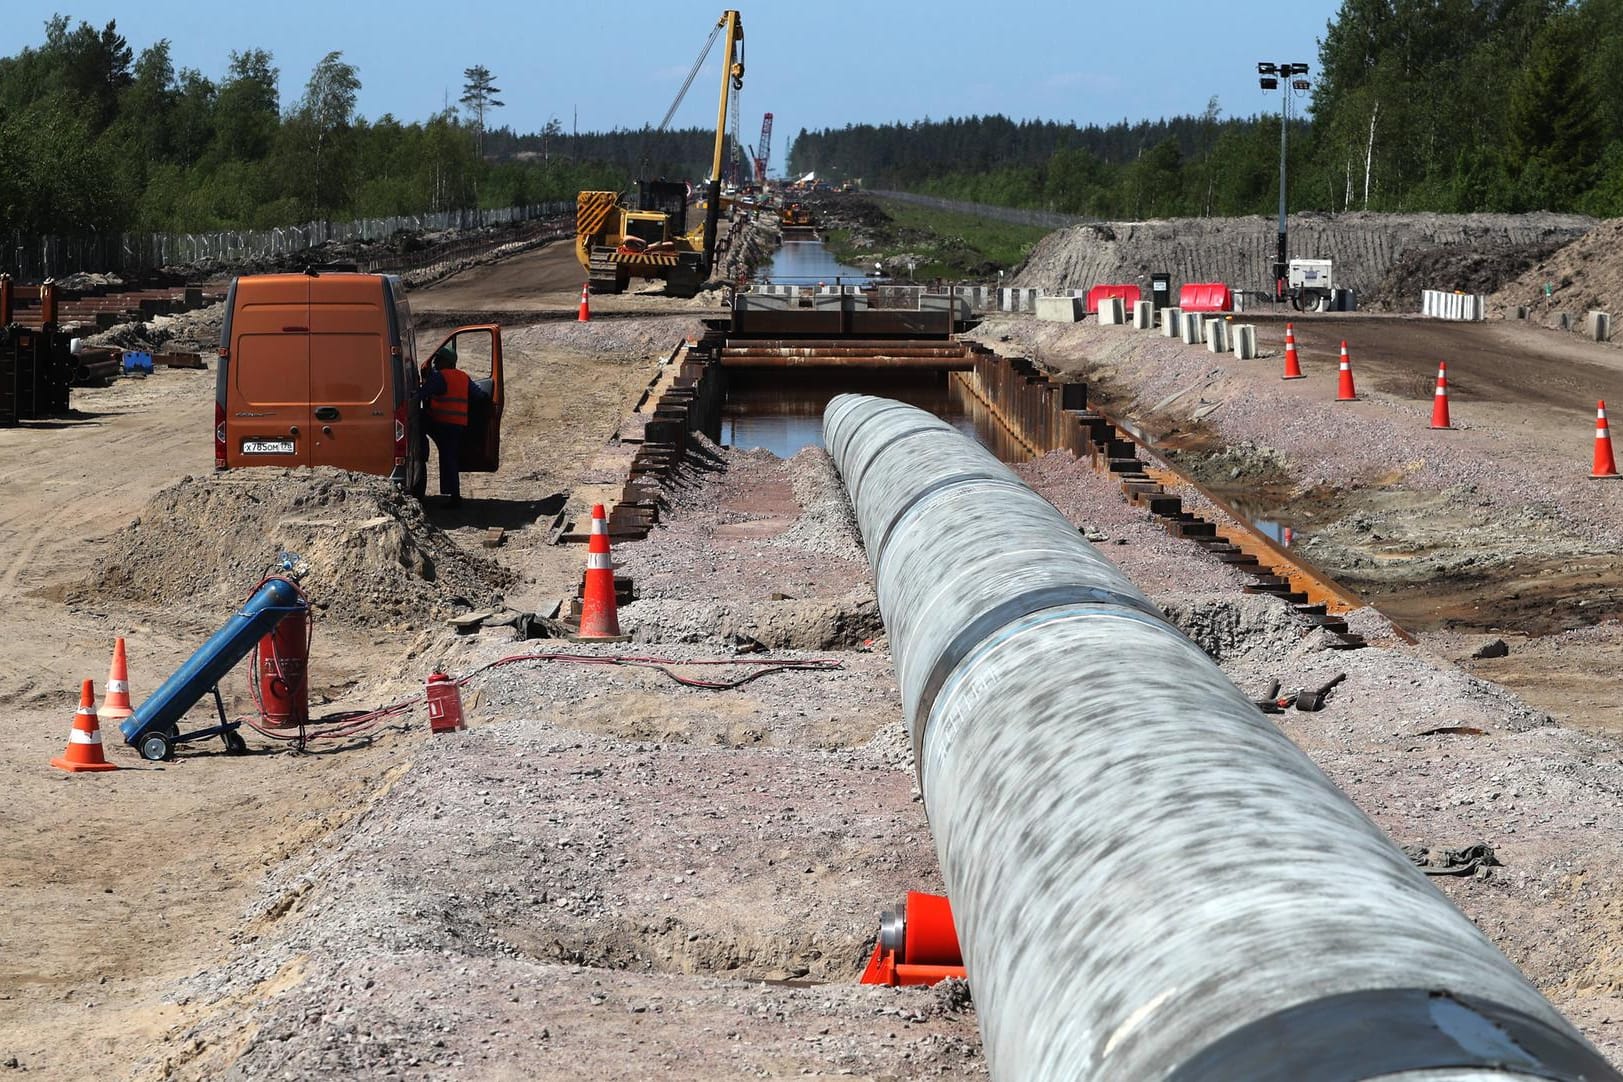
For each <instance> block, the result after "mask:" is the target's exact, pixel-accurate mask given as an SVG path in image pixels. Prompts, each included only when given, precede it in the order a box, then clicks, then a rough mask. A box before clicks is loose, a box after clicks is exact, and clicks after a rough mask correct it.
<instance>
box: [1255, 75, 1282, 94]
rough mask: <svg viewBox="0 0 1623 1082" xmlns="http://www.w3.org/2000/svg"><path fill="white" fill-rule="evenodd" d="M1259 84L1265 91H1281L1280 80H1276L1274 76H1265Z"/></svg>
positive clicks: (1259, 80)
mask: <svg viewBox="0 0 1623 1082" xmlns="http://www.w3.org/2000/svg"><path fill="white" fill-rule="evenodd" d="M1257 82H1258V84H1260V85H1261V86H1262V88H1263V89H1264V90H1277V89H1279V80H1278V79H1275V78H1274V77H1273V76H1272V75H1264V76H1263V77H1262V78H1261V79H1258V80H1257Z"/></svg>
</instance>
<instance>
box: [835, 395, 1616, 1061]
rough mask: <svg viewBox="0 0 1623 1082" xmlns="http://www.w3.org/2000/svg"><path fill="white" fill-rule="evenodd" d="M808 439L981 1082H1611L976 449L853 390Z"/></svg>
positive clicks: (1257, 717) (1150, 612)
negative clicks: (895, 729) (970, 1017)
mask: <svg viewBox="0 0 1623 1082" xmlns="http://www.w3.org/2000/svg"><path fill="white" fill-rule="evenodd" d="M1033 420H1035V418H1033ZM824 437H825V444H826V446H827V447H828V448H829V451H830V454H832V455H833V457H834V461H835V464H836V466H837V467H838V468H839V471H840V474H841V477H842V478H843V479H844V482H845V485H846V488H847V490H848V491H849V492H850V494H851V499H852V503H853V505H854V507H855V509H856V515H857V520H858V525H859V527H860V529H861V532H862V536H863V541H864V544H865V545H866V547H867V550H868V556H869V560H870V562H871V563H872V565H873V567H874V577H875V580H876V585H877V589H878V594H879V604H880V610H881V613H882V615H883V617H884V620H885V626H886V628H887V630H888V631H889V634H890V638H891V646H892V649H893V651H894V653H895V659H896V672H897V677H898V680H899V682H900V685H901V690H902V701H903V717H904V721H905V723H906V724H907V725H908V726H909V728H910V730H911V732H912V738H913V749H914V757H915V761H916V762H917V764H918V771H919V781H920V786H921V788H922V791H923V794H924V805H925V810H926V812H927V813H928V815H929V818H930V825H931V829H932V832H933V834H934V837H935V841H936V850H937V854H938V856H939V858H940V861H941V867H942V873H943V875H944V877H945V880H946V885H947V890H948V894H949V896H950V897H951V899H952V905H953V912H954V917H955V922H956V924H957V930H958V935H959V939H960V941H961V942H962V944H963V948H964V958H965V964H966V965H967V967H968V970H969V978H970V984H971V987H972V989H973V991H974V995H975V1001H976V1007H977V1011H978V1014H979V1019H980V1027H981V1033H982V1037H983V1039H984V1041H985V1046H986V1054H987V1061H988V1064H989V1066H990V1068H991V1073H992V1076H993V1077H994V1078H997V1079H1019V1080H1022V1082H1026V1080H1045V1079H1056V1080H1057V1079H1112V1080H1115V1079H1135V1080H1136V1079H1176V1080H1179V1082H1193V1080H1196V1079H1201V1080H1206V1079H1234V1080H1239V1079H1246V1080H1254V1082H1271V1080H1272V1082H1286V1080H1290V1082H1330V1080H1354V1079H1373V1078H1377V1077H1385V1078H1392V1077H1407V1076H1408V1075H1409V1072H1417V1071H1426V1072H1427V1073H1426V1074H1425V1075H1424V1077H1425V1078H1426V1079H1428V1080H1430V1082H1444V1080H1455V1082H1458V1080H1463V1079H1501V1080H1503V1079H1507V1078H1546V1079H1573V1080H1576V1079H1579V1078H1585V1079H1613V1080H1616V1079H1619V1078H1620V1077H1623V1076H1619V1075H1618V1074H1617V1072H1615V1071H1613V1070H1612V1069H1611V1068H1610V1067H1609V1066H1607V1065H1606V1063H1605V1061H1604V1060H1603V1059H1601V1058H1600V1056H1599V1054H1598V1053H1596V1052H1595V1051H1594V1050H1593V1049H1592V1048H1591V1047H1590V1046H1589V1045H1588V1044H1587V1043H1585V1042H1584V1040H1583V1038H1582V1037H1581V1036H1579V1035H1578V1033H1577V1032H1576V1031H1575V1030H1574V1029H1573V1028H1572V1027H1571V1026H1570V1025H1569V1024H1568V1023H1567V1022H1566V1021H1565V1020H1564V1019H1563V1018H1562V1017H1561V1016H1560V1014H1559V1013H1558V1012H1557V1011H1556V1010H1555V1009H1554V1008H1553V1007H1552V1006H1551V1005H1550V1004H1549V1003H1547V1002H1546V1001H1545V1000H1544V999H1543V997H1542V996H1540V995H1539V993H1538V992H1537V991H1536V990H1535V989H1534V988H1533V987H1532V986H1531V985H1530V984H1529V983H1528V982H1527V981H1526V980H1525V978H1523V977H1522V976H1521V974H1520V973H1519V972H1517V970H1516V969H1515V967H1514V966H1513V965H1512V964H1511V963H1510V962H1509V961H1508V960H1507V959H1506V958H1504V956H1503V955H1501V954H1500V953H1499V952H1498V951H1497V950H1496V949H1495V948H1494V947H1493V945H1492V944H1491V943H1489V942H1488V940H1487V939H1486V938H1484V937H1483V936H1482V935H1481V933H1479V932H1478V931H1477V930H1476V928H1475V927H1474V926H1472V924H1471V923H1470V922H1469V921H1468V920H1466V919H1465V917H1464V916H1462V915H1461V914H1460V913H1459V912H1458V911H1457V910H1456V909H1454V907H1453V906H1452V905H1450V904H1449V903H1448V901H1447V900H1446V899H1445V898H1444V897H1443V896H1442V895H1441V894H1439V893H1438V892H1437V891H1436V890H1435V889H1434V888H1433V887H1432V886H1431V885H1430V884H1429V883H1428V882H1426V880H1425V877H1424V876H1422V875H1421V874H1420V873H1419V872H1418V871H1417V870H1416V869H1415V868H1413V867H1412V866H1411V865H1410V863H1409V861H1408V860H1407V859H1406V858H1405V857H1404V855H1403V854H1402V853H1401V852H1400V851H1399V850H1398V849H1397V848H1396V847H1395V846H1394V845H1393V844H1392V843H1391V842H1390V841H1389V840H1388V839H1387V838H1386V837H1385V835H1384V834H1382V833H1381V831H1380V830H1379V829H1378V828H1377V827H1376V826H1375V825H1374V824H1373V823H1371V822H1370V821H1369V820H1368V819H1367V818H1365V817H1364V815H1363V814H1362V813H1361V812H1359V811H1358V809H1357V808H1356V807H1354V806H1353V804H1352V803H1351V802H1350V801H1349V800H1348V799H1347V798H1346V796H1345V795H1344V794H1343V793H1342V792H1341V791H1340V790H1339V789H1337V788H1336V787H1335V786H1334V784H1332V783H1331V782H1330V781H1329V779H1327V778H1326V777H1325V776H1324V775H1323V774H1322V773H1321V772H1320V771H1319V770H1318V769H1317V768H1316V767H1315V766H1314V765H1313V764H1312V762H1311V761H1310V760H1308V758H1307V757H1306V756H1305V755H1304V754H1302V752H1301V751H1300V750H1299V749H1298V748H1297V747H1296V746H1295V745H1294V744H1292V743H1291V742H1290V741H1289V740H1288V739H1286V738H1285V737H1284V736H1283V735H1281V734H1280V732H1279V731H1278V729H1277V728H1276V727H1275V726H1274V725H1273V724H1272V723H1271V722H1270V721H1269V720H1268V719H1267V718H1266V717H1265V716H1263V715H1262V714H1261V713H1260V712H1259V711H1258V710H1257V709H1256V707H1255V706H1254V705H1253V704H1252V703H1250V702H1249V701H1248V700H1247V699H1246V698H1245V697H1244V696H1243V695H1242V694H1241V693H1240V692H1239V691H1238V690H1236V689H1235V688H1234V686H1233V685H1232V684H1230V683H1229V681H1228V680H1227V678H1226V677H1225V676H1224V675H1223V673H1222V671H1221V670H1220V669H1218V668H1217V666H1216V665H1215V664H1213V663H1212V662H1211V660H1210V659H1209V658H1207V657H1206V655H1205V654H1203V653H1202V652H1201V651H1200V650H1199V648H1198V647H1196V646H1195V645H1194V644H1193V643H1191V642H1190V641H1189V640H1188V639H1187V638H1186V637H1184V636H1183V635H1182V634H1181V633H1180V632H1178V631H1177V630H1176V629H1175V628H1173V627H1172V626H1171V625H1170V624H1168V623H1166V622H1165V620H1164V619H1163V618H1162V617H1161V616H1160V614H1159V612H1158V611H1157V610H1156V609H1155V607H1154V606H1153V605H1152V604H1151V603H1150V602H1149V601H1148V599H1146V598H1145V597H1144V596H1143V595H1142V594H1141V593H1140V592H1139V591H1138V590H1137V589H1136V588H1135V587H1134V586H1133V585H1132V584H1131V583H1130V582H1129V581H1128V580H1127V579H1126V578H1125V576H1123V575H1122V574H1121V573H1120V572H1119V571H1118V570H1117V569H1116V568H1115V567H1114V566H1113V565H1112V564H1110V562H1109V561H1108V560H1105V559H1104V558H1103V557H1102V556H1100V555H1099V554H1098V553H1096V552H1095V551H1094V550H1093V548H1092V546H1090V545H1089V544H1087V543H1086V542H1085V541H1083V540H1082V539H1081V538H1080V536H1079V535H1078V533H1077V531H1076V530H1075V528H1074V527H1072V526H1071V525H1070V524H1069V523H1068V522H1066V521H1065V519H1064V518H1063V517H1062V516H1060V515H1059V513H1058V512H1057V511H1055V510H1054V509H1053V507H1052V506H1050V505H1049V504H1048V503H1047V502H1046V501H1044V500H1043V499H1042V498H1041V497H1039V496H1037V495H1036V494H1035V493H1033V492H1032V491H1031V490H1030V489H1028V488H1026V487H1025V486H1024V485H1023V484H1021V483H1020V481H1019V480H1018V478H1016V477H1015V476H1014V475H1013V474H1012V472H1011V471H1009V470H1008V469H1007V467H1005V466H1003V465H1002V464H1001V463H999V462H998V461H997V460H996V459H995V458H993V457H992V456H991V454H989V453H988V452H986V451H985V450H983V449H982V448H980V447H978V446H976V445H975V444H973V443H972V442H971V441H970V440H969V439H968V438H967V437H965V436H963V435H962V434H960V433H958V432H956V431H954V430H953V429H952V428H951V427H950V426H948V425H946V424H945V423H943V422H941V421H939V420H937V419H936V418H934V417H932V416H930V415H929V414H927V413H925V412H924V411H922V410H917V409H914V408H913V407H910V406H904V405H902V404H900V403H896V402H891V401H889V400H886V399H878V398H870V397H866V396H858V395H841V396H839V397H837V398H835V399H834V400H833V401H832V402H831V403H830V404H829V407H828V410H827V412H826V413H825V415H824Z"/></svg>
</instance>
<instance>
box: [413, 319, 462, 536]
mask: <svg viewBox="0 0 1623 1082" xmlns="http://www.w3.org/2000/svg"><path fill="white" fill-rule="evenodd" d="M472 391H473V381H472V380H470V379H469V378H468V374H467V373H466V372H463V371H461V370H460V369H458V368H457V366H456V351H455V350H453V349H452V348H451V347H449V346H442V347H441V348H440V349H438V350H436V351H435V352H434V356H432V357H430V358H429V359H428V364H427V365H426V366H425V370H424V373H423V386H422V391H421V392H420V393H421V398H422V402H423V406H424V411H425V418H424V419H425V421H426V422H427V423H426V425H425V428H426V429H427V432H428V438H429V439H431V440H433V441H434V446H435V447H436V448H438V449H439V454H440V495H441V496H443V497H445V502H446V504H447V505H448V506H450V507H456V506H458V505H460V504H461V503H462V474H461V469H460V466H461V460H462V441H463V440H464V438H466V436H467V432H468V402H469V399H470V397H471V395H472ZM423 457H424V458H425V459H426V458H427V448H426V446H425V448H424V456H423Z"/></svg>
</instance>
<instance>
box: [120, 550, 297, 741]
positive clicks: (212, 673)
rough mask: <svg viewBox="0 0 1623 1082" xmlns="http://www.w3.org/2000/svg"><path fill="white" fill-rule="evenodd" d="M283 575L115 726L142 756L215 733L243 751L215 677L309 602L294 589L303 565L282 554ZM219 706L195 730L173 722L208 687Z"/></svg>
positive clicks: (262, 587) (265, 586)
mask: <svg viewBox="0 0 1623 1082" xmlns="http://www.w3.org/2000/svg"><path fill="white" fill-rule="evenodd" d="M281 569H282V574H279V575H275V576H272V577H270V578H267V579H266V580H265V581H264V582H263V583H261V584H260V586H259V588H258V589H257V590H255V591H254V592H253V594H252V595H251V596H250V597H249V598H248V600H247V601H245V602H243V605H242V608H240V609H238V610H237V611H236V612H235V613H234V614H232V616H231V618H230V619H229V620H227V621H226V623H225V626H224V627H222V628H220V630H219V631H216V632H215V633H214V635H213V636H212V637H211V638H210V639H209V640H208V641H207V642H205V643H204V644H203V645H202V646H200V647H198V648H197V652H196V653H194V654H192V656H191V657H190V658H188V659H187V660H186V663H185V664H184V665H182V666H181V667H180V668H178V669H176V670H175V672H174V674H173V675H172V676H170V677H169V679H167V680H165V681H164V682H163V684H162V685H161V686H160V687H159V688H158V690H157V691H155V692H153V693H152V694H151V695H150V696H148V697H147V698H146V700H145V701H144V702H142V703H141V705H140V706H139V707H137V708H136V711H135V713H133V714H131V715H130V716H129V717H128V718H126V719H125V720H124V721H123V723H122V724H120V725H119V727H118V728H119V732H121V733H123V734H124V742H125V743H126V744H129V745H130V746H131V747H133V748H135V749H136V750H137V751H139V752H140V753H141V757H142V758H143V759H150V760H152V761H153V762H158V761H161V760H164V759H168V758H169V757H170V756H171V755H173V754H174V752H175V746H176V745H177V744H187V743H191V742H192V741H194V740H204V739H207V738H208V737H211V736H218V737H219V738H220V739H221V741H222V742H224V744H225V749H226V751H228V752H231V753H239V754H240V753H241V752H244V751H247V750H248V745H247V742H246V741H244V740H243V739H242V734H241V733H239V732H238V731H237V729H238V728H239V726H240V725H241V724H242V723H241V722H236V721H227V720H226V717H225V703H224V701H223V700H222V699H221V698H220V686H219V685H220V680H221V679H222V678H224V676H225V675H226V674H227V673H229V672H230V671H231V670H232V669H234V668H235V667H236V665H237V663H238V662H239V661H241V660H242V659H243V658H245V657H247V656H248V653H249V651H251V650H253V648H254V644H256V643H257V642H259V640H260V639H262V638H264V637H265V636H266V635H267V634H269V633H270V632H271V630H272V629H273V628H275V627H276V625H277V624H279V623H281V622H282V620H283V618H284V617H286V616H289V615H291V614H292V613H295V612H306V611H307V610H308V607H309V606H308V603H307V602H306V601H305V599H304V594H303V593H302V592H301V591H300V590H299V586H298V580H299V579H300V577H302V568H301V567H300V565H299V561H298V559H297V558H296V557H293V556H290V555H288V554H287V553H283V554H282V558H281ZM211 691H212V692H213V693H214V702H215V705H216V707H217V708H218V710H219V717H220V722H219V724H218V725H211V726H209V727H208V728H205V729H199V730H197V731H195V732H190V733H182V732H180V730H179V728H178V725H179V723H180V719H181V718H182V717H184V716H185V714H186V711H188V710H190V709H191V708H192V707H193V706H195V705H196V704H197V701H198V700H199V699H201V698H202V697H203V696H204V695H207V694H209V693H210V692H211Z"/></svg>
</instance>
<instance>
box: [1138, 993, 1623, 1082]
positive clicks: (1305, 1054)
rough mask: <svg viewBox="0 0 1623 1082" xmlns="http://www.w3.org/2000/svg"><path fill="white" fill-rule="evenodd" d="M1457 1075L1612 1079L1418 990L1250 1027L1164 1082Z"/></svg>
mask: <svg viewBox="0 0 1623 1082" xmlns="http://www.w3.org/2000/svg"><path fill="white" fill-rule="evenodd" d="M1374 1034H1378V1035H1379V1039H1378V1040H1372V1039H1371V1036H1372V1035H1374ZM1466 1068H1481V1069H1485V1070H1491V1071H1514V1072H1516V1073H1518V1074H1523V1075H1528V1076H1531V1077H1533V1078H1548V1079H1573V1078H1582V1079H1594V1080H1597V1082H1598V1080H1604V1079H1616V1078H1617V1077H1618V1074H1617V1072H1616V1071H1615V1070H1613V1069H1612V1066H1611V1064H1609V1063H1607V1062H1606V1060H1605V1059H1603V1058H1602V1057H1601V1056H1600V1054H1599V1053H1597V1052H1596V1051H1595V1050H1594V1049H1593V1048H1591V1047H1589V1046H1588V1045H1586V1044H1583V1043H1582V1042H1580V1041H1575V1040H1573V1039H1572V1038H1571V1037H1570V1036H1569V1035H1567V1034H1565V1033H1562V1032H1561V1031H1559V1030H1557V1029H1555V1028H1553V1027H1551V1026H1550V1025H1548V1024H1547V1023H1545V1022H1543V1021H1541V1020H1539V1019H1537V1018H1534V1017H1533V1016H1531V1015H1529V1014H1527V1013H1526V1012H1524V1011H1519V1010H1517V1009H1516V1008H1514V1007H1507V1006H1505V1005H1504V1004H1502V1003H1494V1002H1492V1001H1490V1000H1485V999H1479V998H1477V997H1475V996H1467V995H1459V994H1455V993H1451V992H1440V991H1432V990H1428V989H1425V988H1373V989H1369V990H1367V991H1362V992H1347V993H1344V994H1342V995H1335V996H1329V997H1326V998H1324V999H1317V1000H1311V1001H1309V1002H1307V1003H1302V1004H1298V1005H1297V1006H1295V1007H1291V1008H1289V1009H1288V1010H1283V1011H1278V1012H1276V1013H1274V1014H1270V1015H1266V1016H1264V1017H1262V1018H1258V1019H1256V1020H1255V1021H1252V1022H1250V1023H1247V1024H1246V1025H1243V1026H1241V1027H1240V1028H1238V1029H1236V1030H1232V1031H1231V1032H1229V1033H1228V1034H1226V1035H1225V1036H1224V1037H1222V1038H1221V1039H1219V1040H1217V1041H1215V1042H1214V1043H1212V1044H1209V1045H1207V1046H1206V1047H1205V1048H1203V1049H1201V1051H1200V1052H1198V1053H1197V1054H1196V1055H1195V1056H1193V1057H1192V1058H1190V1059H1187V1060H1185V1061H1184V1062H1183V1063H1182V1064H1180V1065H1179V1066H1178V1067H1177V1069H1176V1070H1174V1071H1173V1072H1172V1073H1171V1074H1169V1075H1167V1079H1166V1082H1210V1080H1212V1079H1249V1080H1251V1082H1364V1080H1366V1079H1374V1078H1383V1077H1386V1076H1388V1075H1395V1074H1399V1073H1401V1072H1405V1071H1430V1070H1442V1069H1466Z"/></svg>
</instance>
